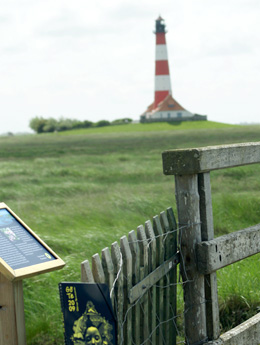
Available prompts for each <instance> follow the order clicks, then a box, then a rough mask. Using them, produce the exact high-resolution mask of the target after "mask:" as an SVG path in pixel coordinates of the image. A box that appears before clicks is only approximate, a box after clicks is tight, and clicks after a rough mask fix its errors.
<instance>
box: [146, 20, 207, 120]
mask: <svg viewBox="0 0 260 345" xmlns="http://www.w3.org/2000/svg"><path fill="white" fill-rule="evenodd" d="M166 32H167V31H166V25H165V21H164V19H163V18H162V17H161V16H159V17H158V19H156V21H155V31H154V33H155V77H154V101H153V103H152V104H150V105H149V106H148V108H147V109H146V111H145V112H144V113H143V114H142V115H141V117H140V121H141V122H157V121H166V122H170V121H194V120H207V117H206V116H202V115H197V114H193V113H191V112H189V111H188V110H186V109H185V108H183V107H182V106H181V105H180V104H179V103H178V102H177V101H176V100H175V99H174V98H173V96H172V88H171V78H170V69H169V62H168V53H167V45H166Z"/></svg>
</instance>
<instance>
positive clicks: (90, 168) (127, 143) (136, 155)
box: [0, 122, 260, 345]
mask: <svg viewBox="0 0 260 345" xmlns="http://www.w3.org/2000/svg"><path fill="white" fill-rule="evenodd" d="M160 125H161V126H162V127H161V128H164V129H161V130H159V127H156V126H154V124H152V125H147V126H148V127H145V126H146V125H140V126H142V128H143V131H138V130H134V128H139V127H135V126H139V125H126V126H118V127H120V129H119V128H118V129H117V130H116V131H114V132H111V131H110V130H108V129H107V128H104V132H102V131H103V129H102V131H101V132H95V131H94V130H93V131H92V130H90V131H89V130H86V133H85V132H82V131H78V132H77V133H76V132H75V133H74V134H72V133H70V135H68V134H69V132H66V135H62V134H60V133H59V134H49V135H31V136H21V137H8V138H3V137H2V138H0V164H1V165H0V185H1V188H0V200H1V201H3V202H5V203H6V204H7V205H8V206H9V207H11V208H12V209H13V210H14V211H15V212H16V213H17V214H18V215H19V216H20V217H21V218H22V219H23V220H24V221H25V223H27V224H28V225H29V226H30V227H31V228H32V229H33V230H34V231H35V232H36V233H37V234H38V235H39V236H40V237H41V238H42V239H43V240H44V241H46V242H47V244H48V245H49V246H50V247H51V248H53V250H54V251H55V252H57V254H58V255H59V256H61V257H62V258H63V260H64V261H65V262H66V263H67V264H66V266H65V268H64V269H63V270H61V271H56V272H52V273H48V274H44V275H40V276H36V277H34V278H30V279H26V280H25V281H24V295H25V313H26V329H27V342H28V345H30V344H31V345H32V344H33V345H42V344H45V345H46V344H47V345H49V344H56V345H58V344H63V335H62V321H61V313H60V304H59V297H58V288H57V286H58V282H60V281H79V280H80V262H81V261H83V260H85V259H90V258H91V256H92V255H93V254H95V253H96V252H99V253H100V252H101V250H102V249H103V248H104V247H106V246H110V244H111V243H112V242H114V241H116V240H119V238H120V237H121V236H123V235H126V234H127V233H128V232H129V231H130V230H132V229H135V228H136V227H137V226H138V225H139V224H142V223H144V222H145V221H146V220H147V219H151V218H152V216H154V215H155V214H158V213H159V212H160V211H162V210H164V209H166V208H167V207H168V206H172V207H173V209H174V210H176V205H175V198H174V179H173V178H172V177H169V176H164V175H163V173H162V161H161V153H162V151H164V150H167V149H174V148H187V147H198V146H206V145H217V144H225V143H237V142H248V141H257V140H259V134H260V126H252V127H250V126H248V127H247V126H222V125H220V126H219V128H218V125H216V124H214V123H213V124H211V125H210V123H207V126H208V128H205V123H204V122H201V123H191V124H183V125H180V126H170V125H169V126H168V125H167V124H160ZM131 126H132V127H131ZM149 126H150V127H149ZM158 126H159V125H158ZM185 126H187V127H185ZM192 126H194V127H192ZM115 127H116V126H113V128H115ZM195 127H196V128H195ZM111 128H112V127H111ZM149 128H153V130H149ZM194 128H195V129H194ZM100 130H101V129H100ZM105 130H107V132H105ZM91 131H92V132H91ZM64 134H65V133H64ZM259 185H260V169H259V166H258V165H254V166H247V167H241V168H236V169H230V170H223V171H222V170H221V171H216V172H213V173H212V193H213V208H214V227H215V230H216V235H220V234H224V233H228V232H230V231H234V230H238V229H241V228H243V227H247V226H250V225H253V224H255V223H258V222H259V219H260V208H259V201H260V198H259V197H260V189H259V188H258V187H259ZM237 265H240V266H239V269H237V271H233V270H235V269H236V267H237V266H236V265H234V266H231V267H228V268H227V269H224V270H222V271H220V272H219V274H218V277H219V295H220V302H221V306H222V307H221V308H222V310H226V311H227V310H229V309H230V308H229V306H230V305H231V306H232V308H233V304H230V302H229V301H231V296H234V295H235V296H240V297H239V298H238V300H239V301H240V302H241V303H242V302H243V301H244V302H243V303H246V302H247V303H248V305H249V306H250V308H249V309H248V310H247V311H246V313H247V315H249V314H250V313H253V312H255V310H256V308H257V305H259V291H258V289H259V286H260V278H259V273H258V271H257V269H256V267H257V265H259V256H254V257H252V258H250V259H249V260H248V261H247V260H246V261H245V264H244V263H239V264H237ZM238 273H239V274H238ZM238 287H239V290H238ZM249 291H250V293H249ZM241 296H243V297H241ZM245 301H246V302H245ZM232 303H233V302H232ZM240 305H243V304H239V303H238V304H237V309H239V308H240ZM246 305H247V304H246ZM228 308H229V309H228ZM229 314H230V319H229V321H228V322H226V323H227V324H228V325H229V324H235V322H236V319H234V317H233V318H232V312H229ZM222 320H223V318H222ZM224 326H225V325H224Z"/></svg>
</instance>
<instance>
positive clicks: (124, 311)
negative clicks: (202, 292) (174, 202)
mask: <svg viewBox="0 0 260 345" xmlns="http://www.w3.org/2000/svg"><path fill="white" fill-rule="evenodd" d="M176 229H177V226H176V221H175V217H174V214H173V211H172V209H171V208H169V209H168V210H167V213H166V212H161V214H160V217H158V216H155V217H154V218H153V225H152V223H151V221H150V220H148V221H147V222H145V226H143V225H140V226H138V228H137V232H135V231H134V230H132V231H130V232H129V234H128V238H127V237H126V236H123V237H122V238H121V239H120V247H119V245H118V243H117V242H115V243H113V244H112V246H111V252H110V251H109V249H108V248H104V249H103V250H102V255H101V259H100V256H99V255H98V254H95V255H93V257H92V268H91V267H90V263H89V261H88V260H86V261H84V262H82V264H81V280H82V281H83V282H90V283H93V282H96V283H106V284H107V285H108V286H109V289H110V291H111V298H112V304H113V307H114V310H115V314H116V318H117V328H118V344H119V345H121V344H124V345H131V344H136V345H140V344H148V343H150V344H151V343H152V344H154V345H156V344H157V345H161V344H162V343H163V344H165V345H174V344H176V329H175V322H174V318H175V317H176V277H177V272H176V270H177V264H178V262H179V256H178V253H177V236H176Z"/></svg>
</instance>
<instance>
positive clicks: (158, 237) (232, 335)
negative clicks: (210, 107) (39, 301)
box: [81, 143, 260, 345]
mask: <svg viewBox="0 0 260 345" xmlns="http://www.w3.org/2000/svg"><path fill="white" fill-rule="evenodd" d="M253 163H260V143H247V144H237V145H227V146H215V147H206V148H198V149H187V150H171V151H166V152H164V153H163V170H164V173H165V174H166V175H175V191H176V201H177V209H178V223H179V229H178V231H179V244H178V247H179V248H178V249H179V250H178V251H177V238H176V237H177V236H176V221H175V217H174V214H173V211H172V209H168V210H167V212H166V213H165V212H162V213H161V215H160V217H158V216H155V217H154V218H153V224H152V223H151V222H150V221H147V222H146V223H145V226H144V227H143V226H139V227H138V228H137V235H136V234H135V231H131V232H130V233H129V235H128V238H127V237H126V236H124V237H122V238H121V240H120V247H119V245H118V243H117V242H115V243H113V244H112V246H111V252H110V250H109V249H108V248H105V249H103V251H102V255H101V259H100V257H99V255H98V254H95V255H94V256H93V257H92V270H91V268H90V263H89V262H88V261H87V260H86V261H84V262H83V263H82V265H81V272H82V281H85V282H97V283H107V284H108V285H109V287H110V290H111V293H112V302H113V307H114V310H115V312H116V315H117V322H118V344H119V345H121V344H124V345H129V344H136V345H140V344H149V343H150V344H157V345H163V344H165V345H175V344H176V283H177V280H176V266H177V264H178V263H180V272H181V275H182V280H183V291H184V313H183V316H184V324H185V343H186V344H188V345H199V344H207V345H223V344H225V345H245V344H246V345H259V344H260V314H257V315H256V316H254V317H253V318H251V319H249V320H248V321H246V322H245V323H243V324H241V325H239V326H238V327H236V328H234V329H232V330H231V331H229V332H227V333H225V334H223V335H221V336H220V326H219V309H218V290H217V277H216V271H217V270H218V269H220V268H222V267H225V266H227V265H229V264H232V263H234V262H237V261H238V260H241V259H244V258H246V257H248V256H250V255H253V254H256V253H258V252H260V225H256V226H253V227H251V228H247V229H243V230H240V231H237V232H234V233H231V234H229V235H225V236H221V237H218V238H214V229H213V214H212V201H211V187H210V171H212V170H215V169H223V168H229V167H235V166H241V165H246V164H253ZM256 288H257V287H256Z"/></svg>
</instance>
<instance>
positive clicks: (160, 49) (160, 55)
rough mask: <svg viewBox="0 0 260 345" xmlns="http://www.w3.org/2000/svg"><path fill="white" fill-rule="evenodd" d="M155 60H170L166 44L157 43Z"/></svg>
mask: <svg viewBox="0 0 260 345" xmlns="http://www.w3.org/2000/svg"><path fill="white" fill-rule="evenodd" d="M155 60H157V61H158V60H168V54H167V46H166V44H156V51H155Z"/></svg>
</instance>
